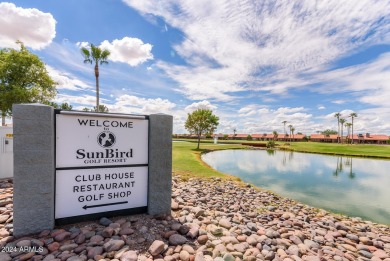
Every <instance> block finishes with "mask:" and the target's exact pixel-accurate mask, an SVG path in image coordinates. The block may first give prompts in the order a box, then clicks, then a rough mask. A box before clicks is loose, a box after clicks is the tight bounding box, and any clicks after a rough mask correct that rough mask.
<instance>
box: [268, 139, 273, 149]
mask: <svg viewBox="0 0 390 261" xmlns="http://www.w3.org/2000/svg"><path fill="white" fill-rule="evenodd" d="M274 147H275V141H273V140H270V141H268V142H267V148H274Z"/></svg>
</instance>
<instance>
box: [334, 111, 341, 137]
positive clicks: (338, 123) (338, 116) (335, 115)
mask: <svg viewBox="0 0 390 261" xmlns="http://www.w3.org/2000/svg"><path fill="white" fill-rule="evenodd" d="M340 116H341V113H340V112H337V113H335V114H334V117H336V118H337V130H338V132H337V142H338V143H340V140H339V138H340Z"/></svg>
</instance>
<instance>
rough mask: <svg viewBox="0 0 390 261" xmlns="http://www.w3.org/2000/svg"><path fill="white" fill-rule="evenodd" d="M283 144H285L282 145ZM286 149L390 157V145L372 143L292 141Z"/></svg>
mask: <svg viewBox="0 0 390 261" xmlns="http://www.w3.org/2000/svg"><path fill="white" fill-rule="evenodd" d="M282 146H283V145H282ZM283 147H285V148H286V149H289V150H294V151H301V152H311V153H324V154H334V155H349V156H360V157H378V158H388V159H390V145H370V144H353V145H351V144H337V143H320V142H291V143H290V145H289V146H283Z"/></svg>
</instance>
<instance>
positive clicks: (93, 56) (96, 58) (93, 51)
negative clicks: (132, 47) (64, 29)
mask: <svg viewBox="0 0 390 261" xmlns="http://www.w3.org/2000/svg"><path fill="white" fill-rule="evenodd" d="M81 53H82V55H83V56H84V63H90V64H92V63H95V78H96V108H97V109H98V111H99V109H100V106H99V64H100V65H102V64H108V62H107V59H108V56H109V55H110V51H108V50H102V49H100V48H99V47H98V46H95V45H93V44H90V49H88V48H85V47H82V48H81Z"/></svg>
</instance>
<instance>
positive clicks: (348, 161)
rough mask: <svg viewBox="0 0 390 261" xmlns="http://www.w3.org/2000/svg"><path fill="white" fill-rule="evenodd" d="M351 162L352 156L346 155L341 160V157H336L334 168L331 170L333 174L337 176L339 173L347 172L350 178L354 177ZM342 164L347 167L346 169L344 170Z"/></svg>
mask: <svg viewBox="0 0 390 261" xmlns="http://www.w3.org/2000/svg"><path fill="white" fill-rule="evenodd" d="M352 163H353V158H352V157H347V158H346V159H344V161H343V157H337V164H336V169H335V171H333V176H334V177H338V176H339V174H340V173H343V172H344V173H348V177H349V178H350V179H353V178H355V175H356V174H355V173H354V172H353V171H352V165H353V164H352ZM344 166H345V167H346V168H347V170H344Z"/></svg>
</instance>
